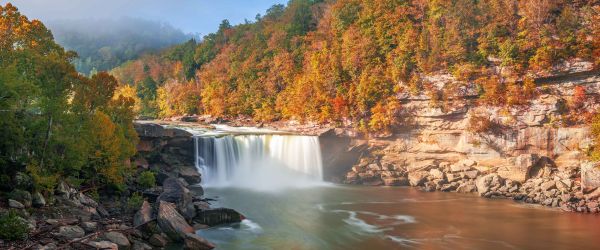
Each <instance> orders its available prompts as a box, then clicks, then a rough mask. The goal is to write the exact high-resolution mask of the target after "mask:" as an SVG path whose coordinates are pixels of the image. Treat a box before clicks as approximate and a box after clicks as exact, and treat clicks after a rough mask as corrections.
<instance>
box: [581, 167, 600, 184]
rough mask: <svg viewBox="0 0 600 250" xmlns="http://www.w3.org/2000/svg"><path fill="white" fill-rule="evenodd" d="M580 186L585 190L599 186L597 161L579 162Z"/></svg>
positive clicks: (599, 171)
mask: <svg viewBox="0 0 600 250" xmlns="http://www.w3.org/2000/svg"><path fill="white" fill-rule="evenodd" d="M581 187H582V188H583V189H586V190H591V189H594V188H598V187H600V164H598V162H584V163H582V164H581Z"/></svg>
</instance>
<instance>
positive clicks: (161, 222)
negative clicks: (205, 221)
mask: <svg viewBox="0 0 600 250" xmlns="http://www.w3.org/2000/svg"><path fill="white" fill-rule="evenodd" d="M157 220H158V226H159V227H160V229H161V230H162V231H163V232H164V233H165V234H167V236H169V238H171V239H172V240H173V241H176V242H182V241H183V240H184V239H185V235H186V234H187V233H194V228H193V227H192V226H190V225H189V224H188V223H187V221H186V220H185V218H184V217H183V216H182V215H181V214H179V213H178V212H177V209H176V208H175V204H173V203H169V202H165V201H159V206H158V218H157Z"/></svg>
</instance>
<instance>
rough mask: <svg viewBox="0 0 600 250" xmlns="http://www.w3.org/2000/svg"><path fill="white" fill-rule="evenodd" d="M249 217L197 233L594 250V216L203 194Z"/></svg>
mask: <svg viewBox="0 0 600 250" xmlns="http://www.w3.org/2000/svg"><path fill="white" fill-rule="evenodd" d="M206 195H207V197H214V198H217V200H218V201H217V202H215V203H214V205H216V206H224V207H231V208H234V209H236V210H238V211H240V212H241V213H242V214H244V215H245V216H247V217H248V220H246V221H244V222H242V223H241V224H240V225H233V226H231V225H229V226H222V227H216V228H212V229H208V230H200V231H199V232H198V233H199V234H200V235H202V236H203V237H206V238H207V239H209V240H210V241H212V242H214V243H216V244H217V246H218V247H217V249H598V246H600V217H599V216H594V215H585V214H576V213H567V212H560V211H557V210H550V209H545V208H542V207H538V206H536V207H532V206H528V205H524V204H520V203H516V202H513V201H511V200H489V199H482V198H479V197H477V196H476V195H473V194H457V193H443V192H433V193H427V192H422V191H418V190H416V189H414V188H390V187H355V186H339V185H323V186H315V187H306V188H294V189H282V190H279V191H271V192H265V191H256V190H249V189H245V188H244V189H240V188H208V189H207V190H206Z"/></svg>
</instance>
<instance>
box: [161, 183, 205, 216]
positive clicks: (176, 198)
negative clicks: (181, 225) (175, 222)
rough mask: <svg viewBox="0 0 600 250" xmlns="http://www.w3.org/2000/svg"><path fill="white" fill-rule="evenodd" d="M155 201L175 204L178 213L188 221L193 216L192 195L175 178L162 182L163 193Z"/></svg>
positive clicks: (194, 210) (194, 211)
mask: <svg viewBox="0 0 600 250" xmlns="http://www.w3.org/2000/svg"><path fill="white" fill-rule="evenodd" d="M156 200H157V202H161V201H166V202H170V203H174V204H176V205H177V209H178V210H179V212H181V214H182V215H183V216H184V217H185V218H186V219H188V220H191V219H192V218H194V216H195V213H196V209H194V204H192V201H193V197H192V194H191V193H190V190H189V189H187V188H186V187H185V185H184V184H183V183H182V182H181V181H180V180H178V179H177V178H168V179H166V180H165V181H164V182H163V193H162V194H160V195H159V196H158V198H157V199H156Z"/></svg>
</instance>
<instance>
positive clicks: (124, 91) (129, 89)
mask: <svg viewBox="0 0 600 250" xmlns="http://www.w3.org/2000/svg"><path fill="white" fill-rule="evenodd" d="M120 96H123V97H127V98H131V99H133V100H134V106H133V112H134V113H136V114H137V113H139V112H140V110H141V106H140V103H142V101H141V100H140V98H139V97H138V96H137V94H136V91H135V88H134V87H133V86H130V85H121V86H119V87H117V89H116V90H115V94H114V95H113V99H118V98H119V97H120Z"/></svg>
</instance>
